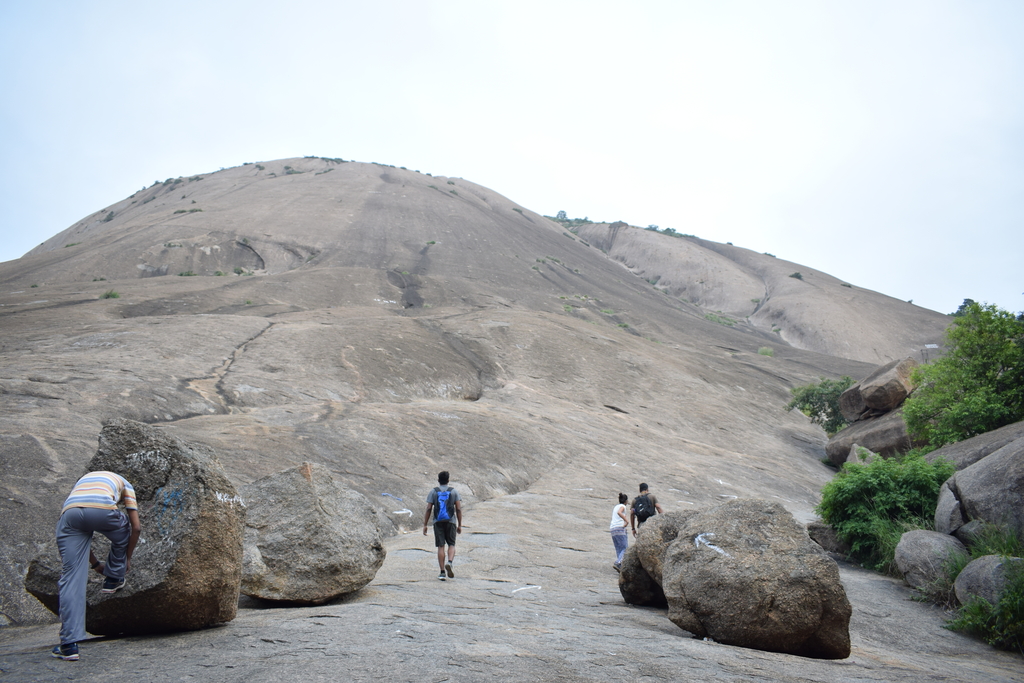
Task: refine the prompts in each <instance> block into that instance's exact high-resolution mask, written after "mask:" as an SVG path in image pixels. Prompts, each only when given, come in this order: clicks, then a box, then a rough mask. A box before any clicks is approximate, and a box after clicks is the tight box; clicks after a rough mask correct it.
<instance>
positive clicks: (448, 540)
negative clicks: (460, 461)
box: [423, 471, 462, 581]
mask: <svg viewBox="0 0 1024 683" xmlns="http://www.w3.org/2000/svg"><path fill="white" fill-rule="evenodd" d="M437 483H438V484H440V486H435V487H434V488H433V489H431V491H430V493H429V494H428V495H427V511H426V512H425V513H424V514H423V535H424V536H426V535H427V526H428V525H429V524H430V513H431V511H433V513H434V544H435V545H436V546H437V566H438V567H440V569H441V573H440V574H438V576H437V578H438V579H440V580H441V581H444V580H445V577H446V576H447V578H449V579H454V578H455V571H454V570H453V569H452V562H454V561H455V537H456V535H457V534H461V533H462V499H461V498H460V497H459V492H458V491H456V490H455V489H453V488H452V487H451V486H448V472H447V471H444V472H441V473H439V474H438V475H437ZM445 546H447V547H448V561H447V562H445Z"/></svg>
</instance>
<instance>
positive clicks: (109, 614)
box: [25, 420, 245, 635]
mask: <svg viewBox="0 0 1024 683" xmlns="http://www.w3.org/2000/svg"><path fill="white" fill-rule="evenodd" d="M96 470H107V471H111V472H117V473H119V474H121V475H122V476H124V477H125V478H126V479H127V480H128V481H129V482H131V483H132V486H133V487H134V488H135V494H136V498H137V500H138V504H139V520H140V522H141V523H142V534H141V536H140V540H139V544H138V546H137V547H136V549H135V554H134V555H133V557H132V566H131V569H130V571H129V572H128V574H127V577H126V578H127V586H126V587H125V588H124V589H123V590H121V591H119V592H118V593H115V594H113V595H104V594H101V593H100V591H99V588H100V583H99V582H96V581H92V582H90V583H89V585H88V590H87V607H86V616H85V628H86V630H87V631H88V632H90V633H92V634H95V635H115V634H139V633H154V632H163V631H179V630H191V629H198V628H203V627H206V626H210V625H213V624H217V623H220V622H225V621H230V620H232V619H234V618H235V613H236V612H237V609H238V587H239V582H240V581H241V575H242V533H243V528H244V519H245V506H244V505H243V503H242V500H241V498H239V497H238V495H237V493H236V491H235V487H234V486H233V485H232V484H231V482H230V481H228V479H227V477H226V476H225V475H224V472H223V470H222V469H221V467H220V465H219V463H218V462H217V460H216V458H215V457H214V454H213V452H212V451H211V450H210V449H209V448H208V447H206V446H202V445H197V444H189V443H185V442H184V441H181V440H179V439H176V438H174V437H172V436H169V435H167V434H164V433H162V432H161V431H160V430H158V429H156V428H155V427H150V426H148V425H144V424H142V423H139V422H133V421H131V420H115V421H114V422H112V423H110V424H108V425H107V426H106V427H104V428H103V431H102V432H101V434H100V441H99V449H98V450H97V452H96V455H95V456H94V457H93V459H92V460H91V461H90V462H89V466H88V471H96ZM83 474H84V472H83ZM93 543H94V548H95V551H96V554H97V556H98V557H101V558H102V557H106V553H107V548H109V545H108V544H107V542H106V538H105V537H103V536H102V535H100V534H96V535H95V536H94V539H93ZM60 569H61V562H60V556H59V555H58V553H57V551H56V546H55V545H54V548H53V549H52V551H51V552H49V553H47V554H46V555H44V556H42V557H40V558H37V559H36V560H33V561H32V563H31V564H30V565H29V570H28V575H27V576H26V578H25V588H26V590H28V592H30V593H31V594H32V595H34V596H35V597H36V598H38V599H39V600H40V602H42V603H43V604H44V605H45V606H46V607H47V608H49V609H50V610H51V611H53V612H54V613H57V610H58V605H57V603H58V596H57V580H58V579H59V578H60Z"/></svg>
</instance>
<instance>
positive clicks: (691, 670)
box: [0, 478, 1024, 683]
mask: <svg viewBox="0 0 1024 683" xmlns="http://www.w3.org/2000/svg"><path fill="white" fill-rule="evenodd" d="M580 481H582V480H577V481H575V482H573V483H580ZM577 488H578V489H584V490H574V489H577ZM587 488H590V487H587V486H573V487H572V488H571V489H569V488H564V487H563V486H562V481H561V479H560V478H559V479H558V480H556V481H551V480H545V481H543V482H538V484H537V485H535V486H534V487H532V488H531V490H530V491H526V492H522V493H519V494H516V495H512V496H507V497H504V498H502V499H499V500H494V501H488V502H485V503H480V504H478V505H475V506H472V507H467V510H466V516H465V519H466V523H465V528H464V532H463V534H462V535H461V536H460V537H459V539H458V543H457V549H458V555H457V557H456V561H455V565H454V569H455V575H456V576H455V578H454V579H449V580H445V581H439V580H438V579H437V562H436V557H435V553H434V548H433V547H432V546H433V536H432V534H431V535H430V536H423V535H422V534H421V533H419V532H410V533H406V534H402V535H400V536H397V537H394V538H391V539H390V540H389V541H388V543H387V546H388V557H387V560H386V561H385V563H384V566H383V567H382V568H381V571H380V572H379V573H378V574H377V577H376V579H375V580H374V581H373V582H372V583H371V584H370V585H369V586H367V587H366V588H364V589H363V590H362V591H360V592H358V593H356V594H354V595H352V596H349V597H348V598H346V599H344V600H341V601H338V602H334V603H331V604H327V605H321V606H317V607H301V608H300V607H270V606H268V605H267V604H266V603H257V602H255V601H251V600H248V599H243V600H242V604H241V609H240V611H239V616H238V618H237V619H235V620H234V621H233V622H231V623H229V624H225V625H223V626H220V627H217V628H212V629H208V630H204V631H197V632H191V633H179V634H168V635H163V636H148V637H128V638H120V639H95V640H91V641H88V642H85V643H83V644H82V646H81V651H82V660H81V661H80V662H77V663H72V662H62V661H59V660H55V659H52V658H51V657H50V656H49V653H48V648H49V647H50V646H52V645H53V643H54V642H56V637H57V630H58V628H57V626H33V627H24V628H10V629H3V630H0V672H2V673H0V678H3V679H6V680H17V681H51V680H54V679H55V678H58V677H59V678H65V677H66V678H69V679H70V680H81V681H108V680H111V679H116V678H118V677H121V676H125V677H135V678H137V679H139V680H149V681H172V680H174V681H178V680H192V679H196V680H204V681H246V683H257V682H262V681H268V682H269V681H279V680H282V679H287V678H293V677H296V676H301V677H302V678H303V679H305V680H314V681H316V680H338V679H339V677H343V678H345V679H347V680H394V681H424V680H426V681H443V680H451V681H488V680H493V679H494V678H495V677H496V676H499V677H503V678H507V679H511V680H539V681H540V680H543V681H548V680H560V681H609V682H613V681H614V682H621V681H647V680H679V681H706V680H709V679H712V680H722V681H750V680H766V681H794V682H796V681H822V682H828V683H832V682H834V681H894V680H899V681H922V682H924V681H935V680H948V681H993V682H1004V681H1005V682H1007V683H1008V682H1010V681H1020V680H1022V676H1024V661H1022V660H1021V658H1020V656H1019V655H1015V654H1012V653H1006V652H999V651H996V650H993V649H991V648H989V647H988V646H987V645H985V644H983V643H981V642H979V641H976V640H972V639H970V638H967V637H965V636H962V635H960V634H956V633H952V632H950V631H946V630H944V629H943V628H941V625H942V620H943V614H942V612H941V611H940V610H938V609H936V608H934V607H930V606H928V605H925V604H921V603H919V602H916V601H914V600H912V595H911V592H910V590H909V589H907V588H906V587H905V586H903V585H902V583H901V582H899V581H896V580H894V579H890V578H887V577H884V576H880V575H878V574H874V573H872V572H868V571H866V570H863V569H860V568H857V567H854V566H852V565H842V566H841V574H842V578H843V583H844V585H845V587H846V590H847V593H848V596H849V598H850V601H851V603H852V604H853V608H854V611H853V619H852V621H851V636H852V641H853V653H852V655H851V656H850V657H849V658H848V659H845V660H836V661H832V660H814V659H807V658H802V657H795V656H791V655H783V654H778V653H771V652H760V651H757V650H749V649H744V648H737V647H730V646H726V645H721V644H718V643H714V642H707V641H702V640H696V639H693V638H690V637H689V634H687V633H686V632H684V631H681V630H680V629H678V628H677V627H676V626H675V625H673V624H672V623H671V622H670V621H669V620H668V619H667V618H666V616H665V613H664V612H663V611H662V610H657V609H651V608H639V607H633V606H630V605H627V604H626V603H624V602H623V600H622V598H621V596H620V595H619V592H618V586H617V575H616V573H615V571H614V570H613V569H612V567H611V563H612V561H613V559H614V553H613V550H612V544H611V541H610V540H609V538H608V533H607V527H606V525H607V520H606V519H605V517H607V516H610V510H611V503H610V502H608V501H605V500H602V499H601V497H600V496H599V495H598V494H597V493H595V492H594V491H587V490H585V489H587ZM670 497H671V496H666V501H667V500H668V499H669V498H670ZM407 502H408V501H407ZM673 505H674V503H673ZM410 507H413V508H415V509H414V510H413V512H414V516H416V515H418V514H420V508H417V507H416V505H411V506H410Z"/></svg>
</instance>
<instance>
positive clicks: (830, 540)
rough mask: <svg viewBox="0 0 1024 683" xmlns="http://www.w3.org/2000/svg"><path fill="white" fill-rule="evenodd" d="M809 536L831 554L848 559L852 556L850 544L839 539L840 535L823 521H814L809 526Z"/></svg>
mask: <svg viewBox="0 0 1024 683" xmlns="http://www.w3.org/2000/svg"><path fill="white" fill-rule="evenodd" d="M807 535H808V536H810V537H811V540H812V541H814V542H815V543H817V544H818V545H820V546H821V547H822V549H823V550H825V551H826V552H829V553H835V554H836V555H841V556H843V557H847V556H848V555H849V554H850V550H851V548H850V544H849V543H847V542H846V541H843V540H842V539H840V538H839V534H838V533H837V532H836V530H835V529H833V528H832V527H831V526H830V525H828V524H825V522H821V521H817V520H816V521H813V522H811V523H809V524H808V525H807Z"/></svg>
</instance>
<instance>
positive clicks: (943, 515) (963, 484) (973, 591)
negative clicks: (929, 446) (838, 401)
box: [895, 422, 1024, 603]
mask: <svg viewBox="0 0 1024 683" xmlns="http://www.w3.org/2000/svg"><path fill="white" fill-rule="evenodd" d="M927 457H928V458H929V459H930V460H935V459H938V458H944V459H946V460H948V461H950V462H953V463H954V464H955V465H956V466H957V468H958V470H959V471H957V472H955V473H954V474H953V476H951V477H950V478H949V479H948V480H947V481H946V482H945V483H944V484H943V485H942V488H941V489H940V491H939V500H938V505H937V506H936V509H935V527H934V528H935V530H934V531H924V530H920V531H910V532H907V533H905V534H903V536H902V537H901V538H900V542H899V544H898V545H897V547H896V557H895V559H896V566H897V567H898V568H899V570H900V571H901V572H902V573H903V575H904V578H905V579H906V581H907V583H908V584H910V585H911V586H914V587H915V588H922V589H928V588H930V587H931V586H934V585H936V584H937V583H941V582H942V581H943V580H945V569H944V566H943V565H944V564H945V562H946V561H947V560H948V559H949V558H950V557H951V556H952V555H953V554H954V553H959V554H964V555H965V554H967V549H968V548H969V547H970V546H972V545H973V544H974V543H975V542H976V539H977V538H978V536H979V535H980V534H983V533H985V530H986V528H988V527H999V528H1002V529H1007V530H1010V531H1012V532H1014V533H1016V534H1017V536H1018V538H1020V539H1021V541H1024V422H1018V423H1016V424H1012V425H1007V426H1006V427H1002V428H1000V429H996V430H993V431H991V432H988V433H986V434H982V435H980V436H977V437H974V438H972V439H967V440H965V441H961V442H960V443H956V444H953V445H951V446H946V447H944V448H940V449H938V450H936V451H932V452H931V453H930V454H928V456H927ZM1010 561H1016V562H1019V561H1021V560H1020V559H1019V558H1001V557H998V556H994V555H990V556H984V557H981V558H978V559H976V560H974V561H972V562H971V563H970V564H968V565H967V567H965V568H964V569H963V570H962V571H961V572H960V574H959V575H958V577H957V579H956V583H955V590H956V597H957V599H958V600H959V601H960V602H962V603H963V602H966V601H967V600H968V599H969V598H970V597H971V596H972V595H976V596H979V597H983V598H985V599H986V600H988V601H989V602H995V601H996V600H998V595H999V592H1000V591H1001V590H1002V586H1003V585H1004V579H1005V576H1004V574H1005V571H1004V569H1005V566H1006V563H1007V562H1010Z"/></svg>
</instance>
